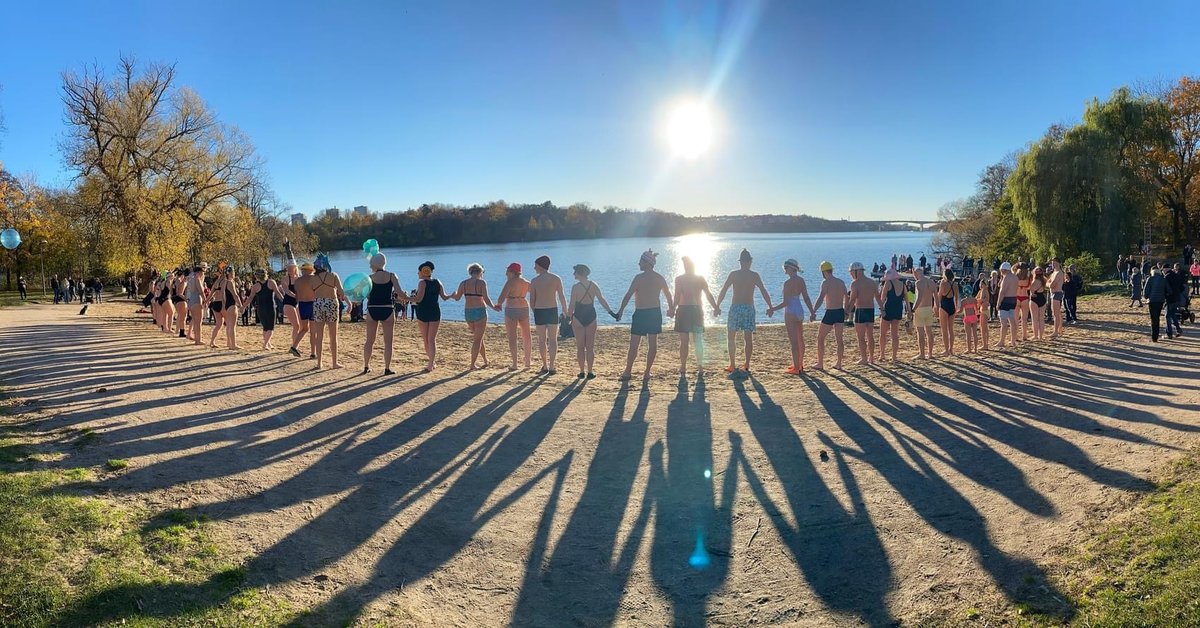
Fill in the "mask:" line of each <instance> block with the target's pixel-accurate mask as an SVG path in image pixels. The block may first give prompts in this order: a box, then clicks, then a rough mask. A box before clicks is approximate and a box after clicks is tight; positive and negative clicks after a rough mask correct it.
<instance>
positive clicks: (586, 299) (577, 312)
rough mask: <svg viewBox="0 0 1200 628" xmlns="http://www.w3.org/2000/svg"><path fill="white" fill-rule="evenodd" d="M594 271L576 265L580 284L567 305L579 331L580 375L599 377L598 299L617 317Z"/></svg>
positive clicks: (576, 356)
mask: <svg viewBox="0 0 1200 628" xmlns="http://www.w3.org/2000/svg"><path fill="white" fill-rule="evenodd" d="M591 274H592V269H590V268H588V267H587V266H586V265H584V264H576V265H575V281H576V284H575V285H574V286H571V300H570V305H568V306H567V317H568V318H569V319H570V320H571V328H572V329H573V330H574V331H575V359H576V360H577V361H578V362H579V379H584V378H587V379H595V378H596V374H595V373H593V372H592V365H593V364H595V362H596V301H600V305H603V306H604V310H605V311H606V312H608V315H609V316H612V317H613V318H616V315H615V314H614V313H613V311H612V308H611V307H609V305H608V301H606V300H605V299H604V294H603V293H602V292H600V286H597V285H596V284H595V283H593V282H592V281H591V280H590V279H588V276H589V275H591ZM513 361H514V362H515V361H516V359H515V358H514V360H513Z"/></svg>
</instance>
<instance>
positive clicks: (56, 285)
mask: <svg viewBox="0 0 1200 628" xmlns="http://www.w3.org/2000/svg"><path fill="white" fill-rule="evenodd" d="M61 290H62V283H60V282H59V281H58V275H51V276H50V291H51V292H53V293H54V304H55V305H58V302H59V301H60V300H62V292H61Z"/></svg>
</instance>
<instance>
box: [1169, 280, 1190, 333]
mask: <svg viewBox="0 0 1200 628" xmlns="http://www.w3.org/2000/svg"><path fill="white" fill-rule="evenodd" d="M1166 278H1167V337H1168V338H1170V337H1171V327H1172V325H1173V326H1174V328H1175V335H1176V336H1182V335H1183V328H1182V327H1180V326H1179V310H1180V309H1181V307H1182V306H1184V305H1185V304H1186V302H1187V277H1185V276H1184V275H1183V268H1182V267H1181V266H1180V265H1179V264H1175V265H1174V266H1172V267H1170V268H1168V269H1167V274H1166Z"/></svg>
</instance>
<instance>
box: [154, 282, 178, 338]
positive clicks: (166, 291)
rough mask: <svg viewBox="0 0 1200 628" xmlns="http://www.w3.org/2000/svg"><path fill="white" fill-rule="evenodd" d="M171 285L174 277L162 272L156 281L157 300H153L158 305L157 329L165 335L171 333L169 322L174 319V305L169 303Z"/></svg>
mask: <svg viewBox="0 0 1200 628" xmlns="http://www.w3.org/2000/svg"><path fill="white" fill-rule="evenodd" d="M173 285H174V277H173V276H172V275H170V274H167V273H166V272H165V271H164V273H163V276H162V278H161V279H159V281H158V298H156V299H155V300H154V301H155V303H158V327H159V329H161V330H162V331H163V333H167V334H169V333H171V321H172V320H174V318H175V304H174V303H172V302H171V290H172V286H173Z"/></svg>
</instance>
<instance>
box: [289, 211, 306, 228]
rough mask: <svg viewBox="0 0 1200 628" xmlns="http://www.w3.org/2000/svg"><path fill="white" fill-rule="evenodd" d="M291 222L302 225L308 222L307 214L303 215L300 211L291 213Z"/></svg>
mask: <svg viewBox="0 0 1200 628" xmlns="http://www.w3.org/2000/svg"><path fill="white" fill-rule="evenodd" d="M292 224H293V225H300V226H301V227H303V226H304V225H307V224H308V216H305V215H304V214H301V213H295V214H292Z"/></svg>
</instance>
